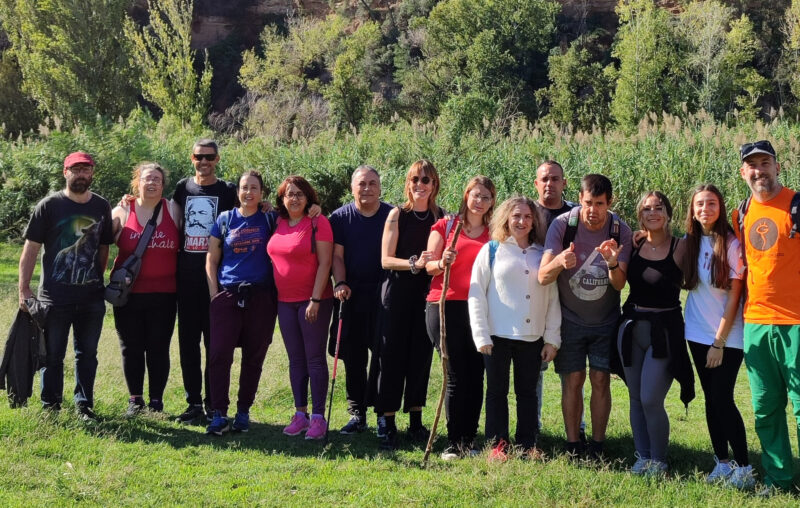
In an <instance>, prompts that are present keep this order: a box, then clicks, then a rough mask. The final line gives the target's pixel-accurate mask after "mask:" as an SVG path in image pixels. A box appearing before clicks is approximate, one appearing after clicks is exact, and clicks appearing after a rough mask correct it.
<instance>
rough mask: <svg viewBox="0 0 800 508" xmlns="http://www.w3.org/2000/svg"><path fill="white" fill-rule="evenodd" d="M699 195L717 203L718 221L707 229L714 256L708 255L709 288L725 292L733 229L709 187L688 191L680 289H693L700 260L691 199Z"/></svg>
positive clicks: (717, 193)
mask: <svg viewBox="0 0 800 508" xmlns="http://www.w3.org/2000/svg"><path fill="white" fill-rule="evenodd" d="M701 192H710V193H712V194H714V195H715V196H716V197H717V200H718V201H719V218H718V219H717V222H715V223H714V227H712V228H711V243H712V245H713V249H714V252H713V254H712V255H711V285H712V286H714V287H716V288H721V289H727V288H728V287H729V286H730V277H729V275H730V265H729V264H728V241H729V238H730V237H731V236H733V234H734V233H733V228H731V225H730V223H729V222H728V212H727V211H726V209H725V200H724V199H723V198H722V193H721V192H720V191H719V189H717V187H716V186H714V185H713V184H710V183H707V184H702V185H698V186H697V187H695V189H694V191H692V198H691V199H690V200H689V210H688V211H687V212H686V256H685V257H684V263H683V264H684V265H685V266H682V267H681V270H683V286H682V287H683V289H689V290H691V289H694V288H696V287H697V283H698V274H697V263H698V258H699V257H700V239H701V238H702V237H703V227H702V226H701V225H700V223H699V222H697V219H695V218H694V198H695V196H697V195H698V194H699V193H701Z"/></svg>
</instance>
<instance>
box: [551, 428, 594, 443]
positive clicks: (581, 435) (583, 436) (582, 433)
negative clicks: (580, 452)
mask: <svg viewBox="0 0 800 508" xmlns="http://www.w3.org/2000/svg"><path fill="white" fill-rule="evenodd" d="M540 430H541V429H540ZM578 439H580V441H581V443H583V446H586V445H587V444H589V441H587V440H586V431H585V430H583V429H581V430H580V433H578Z"/></svg>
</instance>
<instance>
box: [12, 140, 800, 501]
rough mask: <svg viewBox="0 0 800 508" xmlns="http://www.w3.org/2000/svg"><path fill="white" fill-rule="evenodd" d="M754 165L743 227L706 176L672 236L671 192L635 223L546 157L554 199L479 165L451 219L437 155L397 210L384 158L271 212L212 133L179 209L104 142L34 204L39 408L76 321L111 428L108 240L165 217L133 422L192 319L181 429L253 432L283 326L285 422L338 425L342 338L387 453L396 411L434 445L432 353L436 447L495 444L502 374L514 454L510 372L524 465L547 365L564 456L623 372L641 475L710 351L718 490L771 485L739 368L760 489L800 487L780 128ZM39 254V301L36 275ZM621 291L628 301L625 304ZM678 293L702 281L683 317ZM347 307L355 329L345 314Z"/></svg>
mask: <svg viewBox="0 0 800 508" xmlns="http://www.w3.org/2000/svg"><path fill="white" fill-rule="evenodd" d="M740 159H741V168H740V174H741V177H742V178H743V179H744V181H745V182H746V183H747V184H748V186H749V187H750V189H751V197H750V198H749V199H748V200H747V201H746V202H745V203H743V204H742V206H740V207H739V209H738V210H736V211H735V212H734V214H733V219H732V222H733V226H732V225H731V223H730V222H729V221H728V214H727V212H726V208H725V201H724V198H723V196H722V194H721V193H720V191H719V190H718V189H717V188H716V187H715V186H714V185H712V184H704V185H701V186H699V187H697V188H696V189H695V190H694V191H693V193H692V195H691V197H690V199H689V201H688V204H689V206H688V213H687V216H686V219H685V231H686V234H685V236H683V237H681V238H678V237H673V236H672V235H671V231H672V229H673V227H672V222H671V221H672V218H673V217H672V212H673V209H672V205H671V203H670V200H669V199H668V197H667V196H666V195H664V194H663V193H661V192H659V191H651V192H648V193H646V194H645V195H644V196H643V197H642V199H641V201H640V202H639V204H638V207H637V219H638V223H639V230H638V231H636V232H634V231H632V229H631V228H630V227H629V226H628V225H627V224H626V223H625V222H624V221H623V220H622V219H621V218H620V217H619V216H617V215H616V214H615V213H614V212H612V211H611V206H612V203H613V191H612V184H611V182H610V181H609V180H608V178H606V177H605V176H603V175H600V174H588V175H586V176H584V177H583V178H582V179H581V182H580V191H579V202H578V203H571V202H569V201H566V200H564V199H563V192H564V188H565V186H566V183H567V182H566V178H565V175H564V170H563V168H562V167H561V165H560V164H559V163H557V162H555V161H546V162H544V163H543V164H541V165H540V166H539V167H538V169H537V170H536V177H535V181H534V183H535V186H536V189H537V191H538V199H537V200H536V201H534V200H531V199H529V198H526V197H523V196H513V197H511V198H509V199H507V200H506V201H504V202H502V203H499V204H498V203H497V192H496V189H495V186H494V184H493V182H492V180H491V179H490V178H487V177H485V176H477V177H474V178H472V179H471V180H470V181H469V182H468V184H467V186H466V188H465V189H464V193H463V196H462V200H461V204H460V207H459V209H458V210H457V211H456V212H455V213H453V214H447V213H446V212H445V211H444V210H443V209H442V208H441V207H440V206H439V205H437V195H438V192H439V189H440V180H439V175H438V172H437V170H436V168H435V167H434V165H433V164H432V163H431V162H430V161H427V160H420V161H417V162H415V163H414V164H412V165H411V166H410V168H409V170H408V172H407V174H406V179H405V187H404V194H405V202H404V203H403V204H402V205H400V206H394V207H393V206H391V205H389V204H387V203H385V202H383V201H381V199H380V198H381V182H380V177H379V175H378V172H377V171H376V170H375V169H374V168H373V167H370V166H359V167H358V168H356V170H355V171H354V172H353V175H352V180H351V190H352V195H353V198H354V200H353V202H351V203H348V204H346V205H344V206H342V207H341V208H339V209H337V210H335V211H334V212H333V213H331V215H330V217H329V218H326V217H325V216H323V215H321V214H320V212H321V208H320V206H319V203H320V201H319V198H318V196H317V194H316V191H315V190H314V189H313V187H312V186H311V185H310V184H309V182H308V181H306V180H305V179H304V178H302V177H300V176H290V177H288V178H286V179H285V180H284V181H283V182H282V183H281V184H280V186H279V188H278V190H277V193H276V194H277V196H276V200H275V206H274V209H273V207H272V206H270V205H269V204H268V203H267V202H266V201H265V196H267V195H268V190H267V189H266V188H265V185H264V182H263V179H262V177H261V175H260V174H259V173H258V172H256V171H246V172H245V173H244V174H243V175H242V176H241V178H240V179H239V182H238V185H236V184H231V183H226V182H224V181H222V180H220V179H218V178H217V177H216V173H215V168H216V165H217V163H218V162H219V151H218V147H217V145H216V143H215V142H214V141H212V140H207V139H204V140H200V141H198V142H197V143H195V145H194V147H193V151H192V162H193V164H194V168H195V174H194V176H193V177H190V178H186V179H183V180H181V181H180V182H178V183H177V186H176V189H175V193H174V195H173V197H172V199H169V200H167V199H165V198H164V196H163V190H164V188H165V185H166V184H167V177H168V173H167V171H166V170H165V169H164V168H162V167H161V166H159V165H158V164H154V163H143V164H140V165H139V166H137V167H136V168H135V170H134V173H133V180H132V182H131V190H132V191H133V196H132V197H131V198H130V199H128V198H127V197H126V198H124V199H123V200H122V201H121V202H120V203H119V205H118V206H117V207H115V208H114V209H113V210H112V209H111V207H110V206H109V204H108V202H107V201H106V200H104V199H103V198H101V197H99V196H97V195H96V194H94V193H92V192H91V191H90V190H89V188H90V185H91V182H92V177H93V174H94V170H95V168H94V161H93V160H92V158H91V156H90V155H88V154H86V153H83V152H76V153H73V154H70V155H69V156H68V157H67V158H66V159H65V161H64V177H65V180H66V188H65V189H64V190H63V191H61V192H58V193H55V194H52V195H50V196H48V197H46V198H45V199H43V200H42V201H41V202H39V203H38V204H37V206H36V209H35V211H34V213H33V216H32V217H31V220H30V223H29V225H28V228H27V229H26V231H25V234H24V237H25V245H24V248H23V253H22V257H21V259H20V270H19V299H20V306H21V308H22V309H23V310H25V309H27V306H28V305H29V304H30V303H31V302H30V298H38V300H39V301H41V302H42V303H44V304H46V305H48V306H49V312H48V315H47V318H46V324H45V340H46V345H47V359H46V365H45V367H44V368H43V369H42V376H41V377H42V383H41V384H42V389H41V400H42V404H43V405H44V407H45V408H47V409H50V410H58V409H60V407H61V403H62V392H63V360H64V356H65V351H66V347H67V339H68V333H69V329H70V327H71V328H72V329H73V335H74V349H75V378H76V383H75V391H74V400H75V405H76V408H77V411H78V413H79V414H80V415H81V417H83V418H86V419H94V418H96V416H95V414H94V411H93V385H94V376H95V371H96V367H97V360H96V352H97V343H98V340H99V336H100V330H101V327H102V320H103V315H104V312H105V310H104V309H105V307H104V304H103V273H104V271H105V268H106V263H107V259H108V246H109V245H110V244H111V243H113V242H116V243H117V245H118V248H119V255H118V257H117V259H116V260H115V262H114V267H117V268H118V267H120V266H121V265H122V263H124V261H125V260H126V259H127V257H128V256H130V255H132V253H133V252H134V250H135V248H136V245H137V243H138V240H139V238H140V237H141V235H142V231H143V230H144V227H145V225H146V224H147V223H148V221H150V220H151V218H152V217H153V215H156V221H155V224H156V228H155V231H154V233H153V234H152V236H151V238H150V242H149V244H148V246H147V249H146V250H145V253H144V255H143V257H142V265H141V270H140V272H139V275H138V277H137V278H136V280H135V282H134V285H133V289H132V294H131V295H130V298H129V300H128V302H127V304H126V305H124V306H120V307H115V308H114V317H115V325H116V329H117V332H118V335H119V340H120V347H121V353H122V363H123V370H124V374H125V379H126V382H127V386H128V390H129V392H130V399H129V406H128V410H127V412H126V414H127V415H128V416H135V415H136V414H137V413H139V412H140V411H143V410H145V408H149V409H150V410H151V411H163V408H164V404H163V394H164V388H165V386H166V382H167V378H168V375H169V369H170V363H169V344H170V340H171V335H172V330H173V328H174V324H175V320H176V316H177V321H178V340H179V346H180V348H179V349H180V363H181V371H182V374H183V384H184V388H185V391H186V400H187V403H188V407H187V408H186V410H185V411H184V412H183V413H182V414H181V415H180V416H178V420H179V421H180V422H184V423H190V422H196V421H198V420H202V419H207V420H208V427H207V431H208V433H209V434H216V435H221V434H223V433H224V432H226V431H228V430H234V431H242V432H244V431H247V430H248V429H249V425H250V416H249V414H250V407H251V406H252V404H253V402H254V400H255V396H256V390H257V387H258V384H259V380H260V376H261V369H262V365H263V362H264V358H265V356H266V354H267V350H268V347H269V345H270V343H271V341H272V334H273V330H274V326H275V322H276V320H277V321H278V323H279V326H280V331H281V336H282V337H283V340H284V344H285V346H286V351H287V354H288V357H289V381H290V385H291V388H292V393H293V396H294V406H295V407H294V414H293V416H292V418H291V421H290V422H289V424H288V425H287V426H286V427H285V428H284V430H283V432H284V433H285V434H287V435H290V436H296V435H301V434H304V435H305V438H306V439H320V438H323V437H324V436H325V435H326V433H327V430H328V422H327V421H326V420H325V417H324V414H325V405H326V398H327V394H328V382H329V375H328V363H327V358H326V348H327V346H328V343H329V340H330V341H331V342H332V339H334V338H337V335H339V334H340V335H339V337H338V338H340V344H339V345H340V348H341V349H340V357H341V358H342V360H343V361H344V364H345V367H346V374H347V376H346V396H347V401H348V412H349V414H350V420H349V421H348V422H347V424H346V425H345V426H344V427H342V428H341V431H340V432H341V433H343V434H353V433H358V432H362V431H364V430H366V429H367V427H368V425H367V410H368V408H369V407H374V411H375V413H376V414H377V416H378V418H377V435H378V437H379V438H380V446H381V448H384V449H394V448H395V447H396V446H397V445H398V440H399V436H398V434H399V433H398V428H397V427H398V425H397V421H396V414H397V412H398V411H400V410H401V409H402V411H403V412H405V413H408V415H409V416H408V421H409V422H408V432H407V438H408V439H410V440H413V441H423V440H426V439H427V438H428V429H426V428H425V427H424V426H423V424H422V409H423V407H424V405H425V401H426V398H427V387H428V381H429V374H430V369H431V362H432V358H433V350H434V349H437V350H439V352H440V353H445V352H446V354H445V361H446V362H447V370H448V373H449V375H448V379H447V386H446V398H445V408H446V418H447V440H448V444H447V446H446V448H445V450H444V452H443V453H442V458H444V459H447V460H452V459H456V458H459V457H464V456H469V455H474V454H477V453H478V443H477V442H476V436H477V433H478V425H479V419H480V414H481V411H482V408H483V407H484V393H483V392H484V385H485V386H486V394H485V412H486V421H485V437H486V440H487V442H488V443H489V444H490V447H491V450H490V452H489V453H490V455H489V458H490V459H491V460H497V461H503V460H506V458H507V457H508V453H509V451H510V449H511V444H510V443H511V439H510V433H509V415H508V392H509V382H510V376H511V371H512V367H511V365H512V363H513V375H514V390H515V395H516V401H517V403H516V410H517V418H516V422H517V424H516V432H515V436H514V442H515V443H516V446H517V447H518V448H519V449H520V450H521V451H522V454H523V455H524V456H527V457H531V458H536V457H539V456H541V450H540V449H539V448H538V446H537V440H538V436H539V432H540V428H541V400H542V373H543V371H544V369H546V368H547V365H548V364H549V363H550V362H552V363H553V364H554V366H555V371H556V373H557V374H559V376H560V378H561V388H562V391H561V406H562V413H563V419H564V427H565V433H566V443H565V450H566V452H567V453H569V454H570V455H573V456H586V457H588V458H590V459H601V458H602V457H603V455H604V442H605V439H606V428H607V424H608V419H609V414H610V410H611V390H610V376H611V373H612V372H613V373H617V374H619V375H620V376H621V377H622V378H623V379H624V380H625V382H626V384H627V386H628V391H629V394H630V424H631V429H632V434H633V440H634V446H635V450H636V454H635V459H636V460H635V463H634V464H633V466H632V467H631V471H632V472H633V473H636V474H646V475H655V474H659V473H663V472H665V471H666V470H667V469H668V466H667V448H668V442H669V429H670V426H669V418H668V415H667V412H666V410H665V407H664V405H665V399H666V396H667V392H668V391H669V388H670V386H671V384H672V382H673V380H675V381H677V382H678V383H679V384H680V398H681V400H682V401H683V402H684V403H685V404H688V403H689V402H690V401H691V400H692V399H693V398H694V395H695V394H694V379H695V377H694V372H693V371H692V363H694V366H695V369H696V370H697V376H698V378H699V379H700V384H701V387H702V390H703V392H704V394H705V410H706V419H707V424H708V431H709V434H710V438H711V444H712V447H713V451H714V461H715V465H714V467H713V469H712V471H711V473H710V474H709V475H708V480H709V481H725V482H727V483H728V484H730V485H733V486H737V487H740V488H748V487H751V486H752V485H753V484H754V475H753V469H752V466H751V465H750V464H749V461H748V449H747V440H746V436H745V426H744V422H743V420H742V417H741V415H740V413H739V410H738V409H737V407H736V404H735V400H734V388H735V384H736V378H737V375H738V372H739V369H740V366H741V364H742V361H745V363H746V365H747V369H748V377H749V380H750V386H751V392H752V401H753V407H754V410H755V419H756V422H755V429H756V432H757V434H758V436H759V439H760V441H761V445H762V449H763V452H764V453H763V454H762V465H763V469H764V478H763V480H764V483H765V484H766V485H767V486H774V487H777V488H781V489H790V488H791V487H792V477H793V472H792V452H791V446H790V443H789V435H788V429H787V425H786V418H785V407H786V402H787V399H788V398H790V399H791V400H792V404H793V406H794V407H795V410H794V414H795V417H796V418H797V421H798V424H799V425H800V409H798V408H800V384H799V383H798V379H800V376H798V370H799V369H800V364H799V363H798V362H800V360H798V351H799V350H800V307H799V306H798V305H797V303H796V302H797V301H800V235H797V234H796V230H797V227H798V224H797V222H798V221H800V212H798V207H799V206H800V198H798V196H800V194H796V193H794V192H793V191H791V190H789V189H787V188H784V187H782V186H781V184H780V183H779V181H778V174H779V172H780V165H779V164H778V162H777V155H776V153H775V150H774V148H773V147H772V145H771V144H770V143H769V142H768V141H759V142H756V143H748V144H745V145H743V146H742V147H741V149H740ZM496 205H497V206H496ZM42 246H44V252H43V257H42V275H41V281H40V287H39V292H38V296H37V297H34V296H33V292H32V291H31V289H30V280H31V276H32V273H33V268H34V265H35V263H36V259H37V256H38V253H39V250H40V248H41V247H42ZM446 271H447V272H449V279H448V282H449V284H445V282H444V279H445V277H444V274H445V272H446ZM331 275H332V278H331ZM626 284H627V285H628V286H629V296H628V299H627V301H626V302H625V303H624V305H622V306H620V303H621V302H620V291H621V290H622V289H623V288H624V286H625V285H626ZM681 289H686V290H688V298H687V300H686V309H685V314H684V312H682V310H681V301H680V291H681ZM443 292H444V293H445V294H444V295H442V293H443ZM441 302H444V309H440V308H439V306H440V305H441ZM793 302H795V303H793ZM334 312H338V315H339V316H340V319H339V320H333V322H332V319H331V318H332V316H333V315H334ZM441 316H444V319H445V322H446V325H447V334H446V343H445V344H444V345H443V344H441V343H440V327H441V325H442V323H441V322H440V319H441ZM337 321H340V322H338V323H337ZM337 325H338V326H337ZM340 327H341V328H340ZM337 331H339V334H337ZM201 337H202V343H203V344H204V346H205V350H206V354H205V359H206V363H205V365H203V364H202V360H201V358H202V357H203V355H202V352H201V346H200V344H201ZM236 347H241V349H242V355H241V362H242V365H241V370H240V372H241V373H240V379H239V388H238V398H237V402H236V412H235V415H234V416H233V418H229V416H228V410H229V405H230V401H229V400H228V392H229V387H230V372H231V366H232V362H233V352H234V349H235V348H236ZM690 357H691V360H690ZM587 360H588V378H589V386H590V389H591V393H590V397H589V401H590V403H589V428H590V431H591V432H590V434H588V438H587V432H586V424H585V422H584V415H585V411H584V407H583V406H584V404H583V402H584V393H583V390H584V385H585V380H586V377H587ZM692 360H693V361H692ZM145 371H146V372H147V375H148V390H149V393H148V395H149V401H148V402H147V404H145V399H144V394H143V391H144V376H145ZM484 374H485V382H484ZM204 385H205V387H204ZM204 388H205V389H204ZM309 388H310V392H311V409H310V410H309V407H308V392H309ZM203 393H205V398H203ZM401 404H402V405H401ZM729 447H730V451H732V455H733V458H731V456H730V453H729Z"/></svg>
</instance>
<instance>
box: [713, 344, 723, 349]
mask: <svg viewBox="0 0 800 508" xmlns="http://www.w3.org/2000/svg"><path fill="white" fill-rule="evenodd" d="M711 347H713V348H714V349H725V346H722V347H719V346H715V345H714V344H711Z"/></svg>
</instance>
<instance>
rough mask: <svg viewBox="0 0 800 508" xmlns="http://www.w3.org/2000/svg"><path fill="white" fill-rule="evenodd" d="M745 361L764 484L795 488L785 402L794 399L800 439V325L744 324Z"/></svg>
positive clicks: (793, 403) (793, 404)
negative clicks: (759, 442) (759, 446)
mask: <svg viewBox="0 0 800 508" xmlns="http://www.w3.org/2000/svg"><path fill="white" fill-rule="evenodd" d="M744 360H745V364H746V365H747V374H748V377H749V378H750V391H751V392H752V396H753V411H754V413H755V419H756V433H757V434H758V439H759V440H760V441H761V449H762V455H761V465H762V467H763V468H764V472H765V473H766V475H765V478H764V483H766V484H767V485H774V486H776V487H780V488H782V489H790V488H791V487H792V479H793V471H792V447H791V443H790V442H789V429H788V427H787V425H786V402H787V400H788V399H791V401H792V408H793V412H794V416H795V421H796V424H795V427H796V430H797V431H798V437H799V438H800V325H760V324H753V323H745V325H744Z"/></svg>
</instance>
